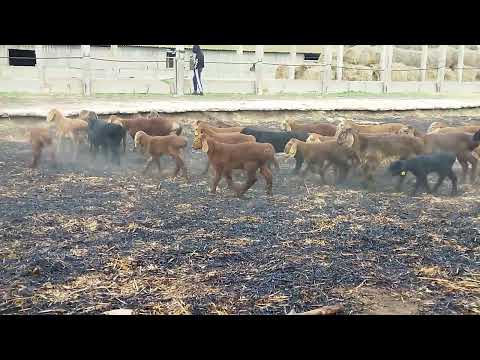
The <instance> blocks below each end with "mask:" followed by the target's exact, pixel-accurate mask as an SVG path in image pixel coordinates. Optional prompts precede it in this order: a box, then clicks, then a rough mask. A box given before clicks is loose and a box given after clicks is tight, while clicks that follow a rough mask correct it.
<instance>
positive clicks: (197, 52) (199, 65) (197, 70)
mask: <svg viewBox="0 0 480 360" xmlns="http://www.w3.org/2000/svg"><path fill="white" fill-rule="evenodd" d="M192 52H193V55H194V60H193V93H194V95H203V84H202V70H203V68H204V58H203V51H202V49H200V46H198V45H193V48H192Z"/></svg>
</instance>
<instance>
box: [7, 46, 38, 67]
mask: <svg viewBox="0 0 480 360" xmlns="http://www.w3.org/2000/svg"><path fill="white" fill-rule="evenodd" d="M8 64H9V65H10V66H35V65H37V57H36V55H35V50H20V49H8Z"/></svg>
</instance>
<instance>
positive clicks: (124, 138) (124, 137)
mask: <svg viewBox="0 0 480 360" xmlns="http://www.w3.org/2000/svg"><path fill="white" fill-rule="evenodd" d="M122 141H123V153H124V154H125V153H126V152H127V133H125V134H124V135H123V138H122Z"/></svg>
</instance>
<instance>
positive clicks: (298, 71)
mask: <svg viewBox="0 0 480 360" xmlns="http://www.w3.org/2000/svg"><path fill="white" fill-rule="evenodd" d="M322 76H323V67H321V66H308V65H300V66H297V67H296V68H295V79H299V80H320V79H321V77H322Z"/></svg>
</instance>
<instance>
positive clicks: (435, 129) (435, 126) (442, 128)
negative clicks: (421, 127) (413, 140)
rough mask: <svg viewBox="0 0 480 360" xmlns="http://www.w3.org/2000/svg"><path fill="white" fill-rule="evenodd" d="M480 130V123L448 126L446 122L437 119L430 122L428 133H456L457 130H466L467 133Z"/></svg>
mask: <svg viewBox="0 0 480 360" xmlns="http://www.w3.org/2000/svg"><path fill="white" fill-rule="evenodd" d="M478 130H480V125H462V126H448V125H447V124H445V123H442V122H440V121H435V122H433V123H431V124H430V126H429V128H428V130H427V134H431V133H455V132H465V133H472V134H473V133H476V132H477V131H478Z"/></svg>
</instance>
